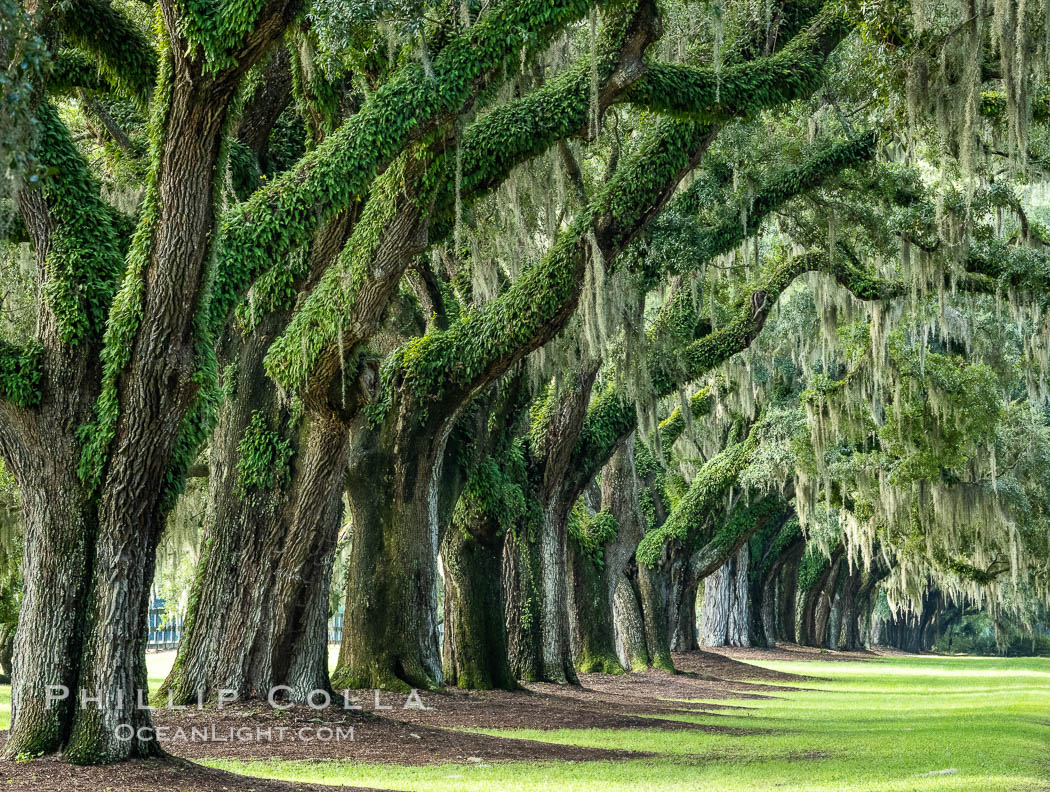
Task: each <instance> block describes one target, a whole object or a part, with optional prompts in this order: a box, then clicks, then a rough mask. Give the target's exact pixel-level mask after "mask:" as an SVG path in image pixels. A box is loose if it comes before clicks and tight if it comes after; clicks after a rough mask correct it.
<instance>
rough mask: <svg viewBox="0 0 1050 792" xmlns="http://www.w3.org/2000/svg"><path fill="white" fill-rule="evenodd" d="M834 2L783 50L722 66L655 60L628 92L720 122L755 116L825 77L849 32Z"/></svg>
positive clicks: (650, 103) (658, 106) (663, 108)
mask: <svg viewBox="0 0 1050 792" xmlns="http://www.w3.org/2000/svg"><path fill="white" fill-rule="evenodd" d="M849 30H850V28H849V25H848V24H847V22H846V20H845V19H844V18H843V17H842V15H841V13H840V12H839V11H838V10H836V9H832V8H830V7H828V8H826V9H825V10H824V11H822V12H821V13H820V15H819V16H818V17H817V19H816V20H815V21H814V23H813V24H812V25H810V27H808V28H807V29H806V30H804V31H802V32H801V33H799V34H798V35H797V36H796V37H795V38H794V39H792V41H791V42H790V43H789V44H788V45H787V46H786V47H784V49H783V50H781V51H780V52H778V53H776V54H774V55H770V56H768V57H765V58H759V59H757V60H754V61H750V62H747V63H741V64H737V65H732V66H727V67H725V68H723V69H721V70H720V71H715V70H714V69H711V68H697V67H690V66H680V65H675V64H652V65H650V66H649V67H648V68H647V69H646V73H645V75H644V76H642V78H641V79H640V80H638V82H636V83H635V84H634V85H633V86H632V87H631V88H630V90H629V91H627V92H626V94H625V98H626V99H627V100H628V101H631V102H633V103H636V104H639V105H642V106H644V107H647V108H649V109H651V110H655V111H657V112H663V113H671V114H673V115H677V116H681V117H688V118H692V119H694V120H698V121H701V122H703V123H719V122H724V121H728V120H730V119H732V118H740V117H747V116H751V115H753V114H754V113H756V112H758V111H760V110H762V109H763V108H766V107H769V106H771V105H776V104H782V103H784V102H790V101H793V100H795V99H802V98H804V97H806V96H808V95H809V94H810V93H812V91H813V90H814V89H815V88H816V87H817V85H818V84H819V81H820V79H821V75H822V72H823V68H824V62H825V60H826V59H827V56H828V55H829V54H830V53H831V52H832V51H833V50H834V49H835V47H836V46H838V44H839V42H840V41H842V39H843V38H844V37H845V36H846V35H847V34H848V33H849Z"/></svg>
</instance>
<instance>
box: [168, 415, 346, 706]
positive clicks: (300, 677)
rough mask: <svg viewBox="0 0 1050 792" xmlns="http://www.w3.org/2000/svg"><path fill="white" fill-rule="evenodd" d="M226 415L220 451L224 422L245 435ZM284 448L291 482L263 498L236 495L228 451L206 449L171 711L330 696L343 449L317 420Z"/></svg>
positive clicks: (256, 492)
mask: <svg viewBox="0 0 1050 792" xmlns="http://www.w3.org/2000/svg"><path fill="white" fill-rule="evenodd" d="M224 412H225V413H227V415H225V416H224V418H223V419H222V420H221V421H220V426H219V433H218V434H217V435H216V439H217V440H218V439H219V438H220V437H224V436H225V437H226V438H227V439H230V438H231V437H236V436H237V432H236V431H235V430H233V427H230V426H229V424H227V423H226V422H227V421H229V422H230V423H234V422H235V421H233V420H232V419H234V418H235V417H238V418H240V419H242V420H241V421H236V423H240V424H241V426H242V427H243V426H244V425H245V421H244V419H248V420H250V417H251V416H250V413H248V414H247V415H246V414H245V413H246V412H247V410H245V409H244V408H243V405H241V404H236V405H230V407H229V408H228V409H227V410H224ZM228 428H229V429H231V430H233V431H231V432H230V433H229V434H227V433H226V432H225V430H226V429H228ZM242 436H243V429H242ZM284 436H285V437H286V438H287V439H289V440H290V441H292V447H293V448H294V449H295V457H294V459H293V460H292V464H291V471H290V472H289V475H288V480H287V481H286V482H285V481H281V480H280V477H279V474H278V475H277V480H276V481H275V482H274V483H273V486H271V487H268V488H259V487H257V486H250V487H244V486H243V485H242V484H241V483H240V482H239V481H238V477H239V472H238V466H237V463H236V460H237V459H238V454H237V453H236V451H235V450H232V451H231V449H229V448H223V447H222V446H221V445H219V444H218V443H216V444H214V445H213V463H212V466H211V470H212V473H211V482H210V484H211V487H210V493H209V515H208V520H207V526H208V527H207V531H206V533H205V536H204V539H203V544H202V560H201V564H200V568H199V571H198V578H197V581H196V583H195V585H194V593H193V600H192V605H191V610H190V613H189V614H188V618H187V623H186V634H185V637H184V639H183V641H182V642H181V644H180V646H179V654H178V658H177V660H176V663H175V666H174V667H173V668H172V671H171V673H170V674H169V676H168V679H167V680H166V682H165V688H166V689H167V690H170V691H171V693H172V695H173V697H174V699H175V701H176V702H178V703H187V702H190V701H194V700H196V698H197V696H198V695H203V696H204V697H205V698H211V697H214V696H215V694H216V693H217V691H219V690H224V689H225V690H233V691H236V692H237V695H238V697H240V698H264V699H265V698H266V697H267V696H268V695H269V693H270V691H271V690H273V689H274V688H276V687H277V686H286V687H287V688H288V690H285V691H282V694H283V696H282V697H287V698H288V699H290V700H293V701H304V700H305V699H306V697H307V695H308V694H309V693H310V692H311V691H313V690H327V689H328V688H329V682H328V657H327V648H326V647H327V621H328V590H329V586H330V583H331V576H332V563H333V558H334V552H335V546H336V543H337V541H338V536H339V528H340V524H341V516H342V498H341V495H342V483H343V467H344V465H345V462H346V458H347V453H348V448H349V437H348V434H347V428H346V426H345V425H344V424H343V423H342V422H341V421H339V420H338V419H335V418H330V419H329V420H327V421H326V420H324V419H323V418H322V417H320V416H314V415H308V416H307V417H304V419H303V425H302V426H300V427H299V428H298V430H297V431H296V430H293V429H292V428H291V427H285V430H284Z"/></svg>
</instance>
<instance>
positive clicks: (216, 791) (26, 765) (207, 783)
mask: <svg viewBox="0 0 1050 792" xmlns="http://www.w3.org/2000/svg"><path fill="white" fill-rule="evenodd" d="M0 783H2V784H3V788H4V789H25V790H32V792H87V791H88V790H90V791H91V792H96V790H105V792H227V791H228V792H368V790H366V789H365V788H364V787H346V786H340V787H337V786H321V785H319V784H292V783H287V782H284V781H265V780H263V779H260V778H250V777H248V776H239V775H235V774H234V773H227V772H224V771H222V770H213V769H211V768H209V767H201V766H200V765H198V764H194V763H193V762H187V761H184V760H182V759H137V760H135V761H131V762H122V763H120V764H117V765H107V766H104V767H77V766H76V765H69V764H64V763H63V762H59V761H56V760H53V759H39V760H37V761H33V762H4V761H0Z"/></svg>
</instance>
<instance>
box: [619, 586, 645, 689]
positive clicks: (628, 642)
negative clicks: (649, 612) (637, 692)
mask: <svg viewBox="0 0 1050 792" xmlns="http://www.w3.org/2000/svg"><path fill="white" fill-rule="evenodd" d="M636 577H637V567H633V568H628V569H627V570H626V571H625V573H624V574H623V575H621V576H620V578H619V579H618V580H617V581H616V591H615V593H614V594H613V624H614V627H615V630H616V654H617V656H619V658H620V663H621V665H623V667H624V669H626V670H628V671H641V670H645V669H646V668H648V667H649V650H648V648H647V646H646V643H645V620H644V618H643V617H642V605H641V598H640V597H639V595H638V590H637V589H636V588H635V586H634V583H633V581H634V580H635V579H636Z"/></svg>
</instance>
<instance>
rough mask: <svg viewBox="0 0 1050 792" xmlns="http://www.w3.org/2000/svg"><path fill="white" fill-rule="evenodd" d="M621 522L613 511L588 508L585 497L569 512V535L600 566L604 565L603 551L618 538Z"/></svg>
mask: <svg viewBox="0 0 1050 792" xmlns="http://www.w3.org/2000/svg"><path fill="white" fill-rule="evenodd" d="M619 530H620V524H619V523H618V522H617V521H616V518H615V517H614V516H613V515H612V513H611V512H608V511H606V510H604V509H603V510H602V511H600V512H596V513H594V514H592V513H590V512H589V511H588V510H587V507H586V506H584V504H583V499H582V498H581V499H580V500H577V501H576V504H575V505H574V506H573V507H572V511H571V512H569V537H570V538H571V539H572V540H573V541H574V542H575V543H576V546H577V547H578V548H579V549H580V551H581V552H583V553H584V555H586V556H587V558H589V559H590V560H591V561H593V562H594V563H595V564H597V565H598V566H599V567H600V566H602V565H603V563H604V562H603V557H602V551H603V550H604V548H605V546H606V545H608V544H609V543H610V542H611V541H613V540H614V539H615V538H616V534H617V533H618V532H619Z"/></svg>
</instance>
